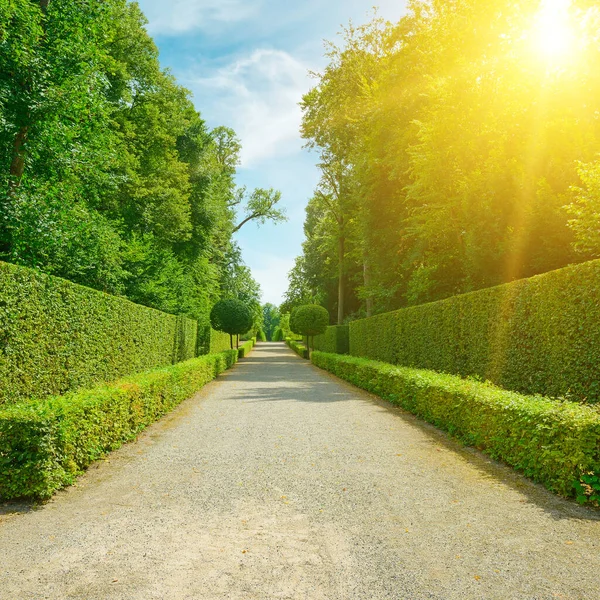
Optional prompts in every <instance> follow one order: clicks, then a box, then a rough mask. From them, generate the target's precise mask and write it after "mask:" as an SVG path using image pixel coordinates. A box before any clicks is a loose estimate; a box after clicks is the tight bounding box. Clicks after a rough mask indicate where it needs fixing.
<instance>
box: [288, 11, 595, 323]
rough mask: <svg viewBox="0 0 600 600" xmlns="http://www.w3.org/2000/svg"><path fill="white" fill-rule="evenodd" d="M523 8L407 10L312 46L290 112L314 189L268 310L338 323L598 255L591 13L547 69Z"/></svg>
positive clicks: (583, 14) (580, 17)
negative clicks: (296, 119)
mask: <svg viewBox="0 0 600 600" xmlns="http://www.w3.org/2000/svg"><path fill="white" fill-rule="evenodd" d="M539 7H540V2H539V1H537V0H535V1H534V0H531V1H527V2H520V3H514V2H509V1H508V0H493V1H492V2H485V3H483V2H480V1H479V0H458V1H457V2H452V3H447V2H429V1H421V0H416V1H414V2H411V3H410V4H409V9H408V13H407V15H406V16H405V17H404V18H403V19H401V20H400V21H399V22H398V23H396V24H391V23H387V22H385V21H383V20H381V19H379V18H375V19H374V20H373V21H372V22H371V23H369V24H367V25H365V26H362V27H354V26H352V25H351V26H349V27H348V28H347V29H346V30H345V31H344V37H343V41H342V43H341V44H340V45H339V46H335V45H333V44H329V45H328V46H327V57H328V59H329V64H328V65H327V66H326V68H325V69H324V70H323V72H321V73H319V74H317V75H316V82H315V86H314V88H313V89H312V90H311V91H310V92H308V93H307V94H306V95H305V96H304V98H303V102H302V109H303V122H302V134H303V136H304V138H305V140H306V141H307V144H308V145H309V146H310V147H312V148H313V149H315V150H316V151H317V152H318V153H319V155H320V157H321V161H320V167H321V171H322V178H321V181H320V183H319V184H318V186H317V189H316V190H315V193H314V196H313V198H312V199H311V200H310V201H309V204H308V208H307V212H306V221H305V235H306V241H305V243H304V246H303V255H302V256H301V257H299V259H298V260H297V262H296V265H295V267H294V269H293V270H292V272H291V274H290V288H289V290H288V293H287V294H286V301H285V302H284V305H282V309H285V310H286V311H289V310H291V309H292V308H293V307H294V306H297V305H300V304H303V303H305V302H306V301H307V300H312V301H316V302H317V303H319V304H322V305H324V306H326V307H327V308H328V309H329V310H330V311H331V312H332V313H337V314H338V319H337V321H338V323H339V322H341V321H342V320H343V319H346V318H353V317H357V316H365V315H368V314H372V313H374V312H382V311H386V310H391V309H395V308H399V307H401V306H406V305H411V304H417V303H421V302H427V301H431V300H436V299H439V298H444V297H447V296H449V295H453V294H456V293H461V292H467V291H470V290H475V289H479V288H482V287H486V286H491V285H495V284H499V283H503V282H506V281H510V280H512V279H515V278H519V277H524V276H530V275H533V274H536V273H541V272H544V271H547V270H551V269H554V268H558V267H561V266H565V265H567V264H569V263H572V262H577V261H583V260H587V259H589V258H591V257H594V256H600V242H599V240H600V237H599V236H598V234H597V232H598V231H599V230H600V209H599V208H598V207H599V206H600V200H599V198H600V191H599V186H598V180H599V177H598V173H599V166H598V165H600V161H599V158H598V157H599V152H600V121H599V120H598V118H597V112H596V108H595V106H596V104H595V98H597V97H598V95H599V94H600V77H599V76H598V73H600V47H599V46H598V44H597V37H596V32H597V30H598V27H599V26H600V13H598V11H597V9H596V8H595V7H594V6H592V4H591V3H590V2H588V1H584V0H576V1H574V2H573V3H572V8H571V17H572V20H573V23H574V27H575V28H577V37H578V42H577V47H576V48H573V49H572V50H571V54H570V55H569V56H565V57H561V58H562V60H560V61H557V62H555V63H552V62H548V59H547V57H542V56H541V55H540V54H538V53H536V49H535V48H534V47H533V43H532V37H533V34H532V33H531V32H532V31H533V28H534V27H535V22H536V15H537V11H538V10H539ZM457 40H460V43H457Z"/></svg>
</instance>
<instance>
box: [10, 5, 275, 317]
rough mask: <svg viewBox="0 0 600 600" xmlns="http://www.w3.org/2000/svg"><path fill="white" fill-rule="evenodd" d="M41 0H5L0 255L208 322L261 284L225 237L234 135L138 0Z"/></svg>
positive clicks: (259, 215) (258, 210)
mask: <svg viewBox="0 0 600 600" xmlns="http://www.w3.org/2000/svg"><path fill="white" fill-rule="evenodd" d="M41 4H42V3H41V2H39V1H36V2H32V1H31V0H11V1H10V2H8V3H7V2H6V1H4V2H0V46H1V47H0V259H2V260H6V261H7V262H11V263H15V264H19V265H23V266H28V267H35V268H37V269H40V270H41V271H43V272H45V273H48V274H52V275H56V276H60V277H64V278H66V279H69V280H70V281H73V282H76V283H79V284H82V285H86V286H89V287H92V288H95V289H98V290H102V291H104V292H109V293H114V294H123V295H125V296H126V297H127V298H129V299H130V300H133V301H134V302H137V303H140V304H144V305H146V306H150V307H153V308H157V309H159V310H162V311H166V312H170V313H173V314H186V315H188V316H190V317H191V318H194V319H196V320H198V321H199V322H200V323H201V324H202V325H205V324H207V322H208V314H209V312H210V308H211V307H212V305H213V304H214V303H215V302H216V301H217V300H218V299H219V298H221V297H226V296H229V295H232V296H235V297H240V298H241V297H242V296H241V293H238V292H239V290H240V288H245V289H246V290H247V289H248V288H249V287H252V285H253V286H254V288H257V286H256V283H255V282H253V281H252V278H251V276H250V274H249V272H248V270H247V269H245V267H244V266H243V262H242V260H241V256H240V252H239V248H238V247H237V246H236V244H235V242H234V241H233V239H232V234H233V232H234V231H235V229H236V228H237V227H236V225H235V223H236V222H237V221H238V216H237V214H236V211H237V207H238V204H239V202H240V198H241V196H243V194H242V195H240V190H238V189H237V187H236V183H235V174H236V167H237V165H238V163H239V153H240V149H241V146H240V143H239V140H238V139H237V137H236V135H235V133H234V132H233V131H231V130H230V129H228V128H225V127H217V128H215V129H213V130H209V128H208V127H207V126H206V124H205V123H204V121H203V120H202V119H201V118H200V115H199V114H198V112H197V111H196V110H195V108H194V105H193V103H192V101H191V98H190V93H189V91H188V90H186V89H184V88H183V87H181V86H180V85H179V84H178V83H177V82H176V81H175V79H174V78H173V76H172V75H171V74H170V73H169V72H168V71H165V70H163V69H161V67H160V64H159V61H158V49H157V48H156V46H155V44H154V42H153V41H152V39H151V38H150V36H149V35H148V32H147V30H146V25H147V22H146V19H145V17H144V15H143V14H142V13H141V11H140V8H139V6H138V4H137V3H134V2H130V1H128V0H104V1H103V2H89V1H87V0H52V1H51V2H49V3H47V7H46V9H42V6H41ZM278 200H279V193H278V192H276V191H274V190H258V191H257V192H255V193H253V194H251V195H250V199H249V200H248V207H247V209H248V210H249V211H250V212H249V214H248V210H246V213H247V217H249V220H254V219H256V220H258V221H260V222H264V220H265V219H274V220H280V219H281V218H282V215H281V213H280V211H279V210H278V209H277V208H276V206H275V204H276V202H277V201H278ZM232 290H234V291H233V292H232ZM258 305H259V298H258V297H257V298H256V306H257V307H258ZM255 308H256V307H255ZM256 310H259V308H256Z"/></svg>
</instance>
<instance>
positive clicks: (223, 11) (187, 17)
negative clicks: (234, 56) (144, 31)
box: [140, 0, 260, 35]
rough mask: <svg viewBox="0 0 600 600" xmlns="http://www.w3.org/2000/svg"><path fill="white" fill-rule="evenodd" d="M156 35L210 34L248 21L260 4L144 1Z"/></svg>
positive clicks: (237, 0) (229, 0)
mask: <svg viewBox="0 0 600 600" xmlns="http://www.w3.org/2000/svg"><path fill="white" fill-rule="evenodd" d="M140 6H141V8H142V10H143V11H144V13H145V15H146V17H147V18H148V21H149V24H148V31H149V32H150V33H151V34H152V35H158V34H162V35H177V34H180V33H183V32H186V31H192V30H194V29H201V30H207V29H209V28H211V27H213V26H214V25H215V24H217V23H234V22H239V21H244V20H246V19H248V18H250V17H251V16H252V15H254V14H255V13H256V12H257V10H258V9H259V8H260V3H257V2H254V3H250V2H247V1H244V0H170V1H169V2H165V1H164V0H141V1H140Z"/></svg>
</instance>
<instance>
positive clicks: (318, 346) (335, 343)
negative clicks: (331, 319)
mask: <svg viewBox="0 0 600 600" xmlns="http://www.w3.org/2000/svg"><path fill="white" fill-rule="evenodd" d="M313 345H314V349H315V350H320V351H321V352H329V353H331V354H348V353H349V352H350V327H349V326H348V325H333V326H331V327H328V328H327V330H326V331H325V333H323V334H321V335H316V336H315V339H314V340H313Z"/></svg>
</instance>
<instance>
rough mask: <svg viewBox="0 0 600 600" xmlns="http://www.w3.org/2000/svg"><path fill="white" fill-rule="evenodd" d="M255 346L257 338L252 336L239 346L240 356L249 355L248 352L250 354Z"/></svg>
mask: <svg viewBox="0 0 600 600" xmlns="http://www.w3.org/2000/svg"><path fill="white" fill-rule="evenodd" d="M254 346H256V338H250V339H249V340H248V341H247V342H244V343H243V344H242V345H241V346H240V347H239V348H238V357H239V358H244V357H246V356H248V354H250V351H251V350H252V348H254Z"/></svg>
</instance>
